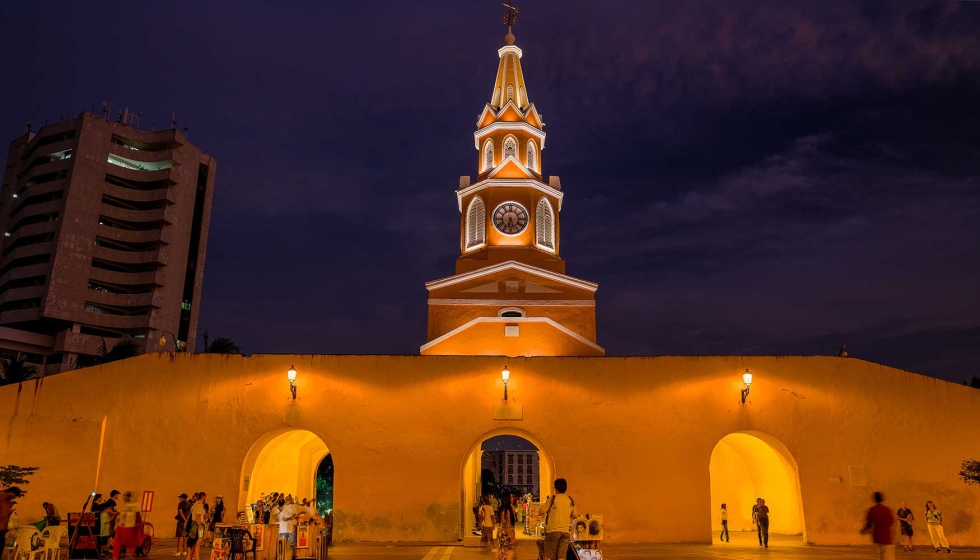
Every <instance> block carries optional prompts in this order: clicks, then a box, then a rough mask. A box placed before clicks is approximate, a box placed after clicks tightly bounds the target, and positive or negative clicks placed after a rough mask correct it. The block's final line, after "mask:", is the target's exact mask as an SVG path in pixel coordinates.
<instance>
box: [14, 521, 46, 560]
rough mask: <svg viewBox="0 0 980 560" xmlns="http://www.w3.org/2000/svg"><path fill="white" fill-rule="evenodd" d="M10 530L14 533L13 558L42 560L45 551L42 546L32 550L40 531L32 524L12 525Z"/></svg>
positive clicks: (16, 559)
mask: <svg viewBox="0 0 980 560" xmlns="http://www.w3.org/2000/svg"><path fill="white" fill-rule="evenodd" d="M11 532H12V533H13V534H14V552H13V560H44V557H45V551H44V549H43V548H39V549H37V550H34V546H36V545H37V544H38V540H39V539H40V538H41V533H40V531H38V530H37V527H35V526H33V525H24V526H21V527H14V528H13V529H12V530H11Z"/></svg>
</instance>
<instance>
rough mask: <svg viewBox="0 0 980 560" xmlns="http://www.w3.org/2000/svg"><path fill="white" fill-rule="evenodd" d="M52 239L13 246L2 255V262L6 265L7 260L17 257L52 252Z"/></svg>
mask: <svg viewBox="0 0 980 560" xmlns="http://www.w3.org/2000/svg"><path fill="white" fill-rule="evenodd" d="M54 245H55V244H54V241H48V242H47V243H35V244H33V245H24V246H21V247H17V248H15V249H14V250H13V251H11V252H9V253H7V254H6V255H5V256H4V257H3V264H4V265H6V264H7V263H8V262H10V261H12V260H14V259H19V258H21V257H33V256H34V255H47V254H49V253H52V252H54Z"/></svg>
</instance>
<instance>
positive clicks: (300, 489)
mask: <svg viewBox="0 0 980 560" xmlns="http://www.w3.org/2000/svg"><path fill="white" fill-rule="evenodd" d="M273 492H279V493H281V494H288V495H292V496H293V497H294V498H297V499H302V498H308V499H310V500H312V501H314V502H315V503H316V507H317V509H318V510H319V511H320V514H321V515H323V514H324V513H325V511H324V506H326V507H328V508H330V509H332V508H333V458H332V457H331V456H330V450H329V449H328V448H327V444H326V443H324V441H323V440H322V439H320V437H319V436H317V435H316V434H314V433H313V432H311V431H309V430H281V431H277V432H272V433H269V434H266V435H265V436H263V437H261V438H259V440H258V441H257V442H255V444H254V445H252V448H251V449H250V450H249V452H248V454H247V455H246V456H245V463H244V465H243V466H242V485H241V491H240V493H239V504H238V507H239V509H240V510H241V509H245V505H246V504H254V503H255V502H256V501H258V499H259V498H260V496H262V495H263V494H264V495H269V494H272V493H273Z"/></svg>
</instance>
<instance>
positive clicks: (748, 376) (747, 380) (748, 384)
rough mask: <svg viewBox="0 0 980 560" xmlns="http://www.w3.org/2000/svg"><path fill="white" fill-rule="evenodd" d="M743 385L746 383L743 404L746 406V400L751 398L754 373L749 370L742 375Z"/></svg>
mask: <svg viewBox="0 0 980 560" xmlns="http://www.w3.org/2000/svg"><path fill="white" fill-rule="evenodd" d="M742 383H745V388H744V389H742V404H745V399H746V398H747V397H748V396H749V388H750V387H751V386H752V373H751V372H749V370H748V368H746V369H745V373H743V374H742Z"/></svg>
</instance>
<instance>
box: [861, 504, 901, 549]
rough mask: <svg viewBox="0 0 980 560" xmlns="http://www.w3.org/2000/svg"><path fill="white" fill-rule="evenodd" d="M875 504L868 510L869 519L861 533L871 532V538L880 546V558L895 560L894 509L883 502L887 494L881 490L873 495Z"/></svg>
mask: <svg viewBox="0 0 980 560" xmlns="http://www.w3.org/2000/svg"><path fill="white" fill-rule="evenodd" d="M873 498H874V501H875V505H873V506H871V509H869V510H868V516H867V520H866V521H865V523H864V528H862V529H861V534H862V535H866V534H868V533H871V540H872V542H874V543H875V546H877V547H878V558H880V559H881V560H895V543H894V540H893V538H892V526H893V525H894V524H895V517H893V516H892V510H891V509H889V508H888V506H886V505H885V504H884V503H883V502H884V501H885V496H884V494H882V493H881V492H875V493H874V495H873Z"/></svg>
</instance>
